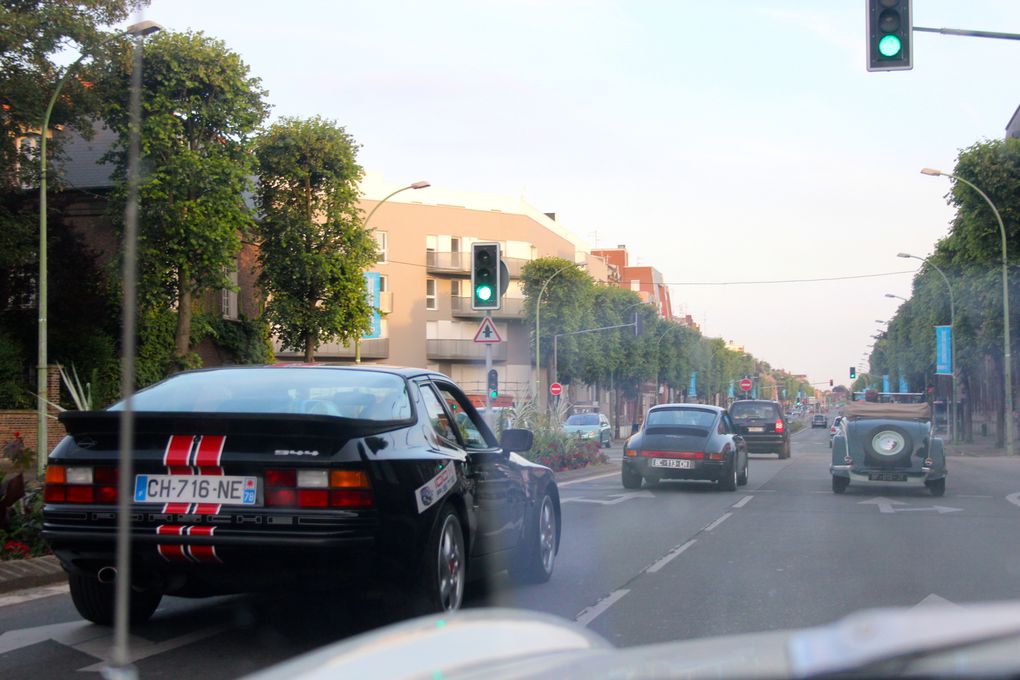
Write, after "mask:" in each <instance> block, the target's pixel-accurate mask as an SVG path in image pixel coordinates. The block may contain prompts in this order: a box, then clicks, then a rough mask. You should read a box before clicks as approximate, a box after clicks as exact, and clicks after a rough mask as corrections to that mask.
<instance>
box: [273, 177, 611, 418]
mask: <svg viewBox="0 0 1020 680" xmlns="http://www.w3.org/2000/svg"><path fill="white" fill-rule="evenodd" d="M399 188H400V186H399V185H396V186H393V185H390V184H387V183H386V182H385V181H383V180H382V179H381V178H379V177H375V176H372V175H369V176H368V177H366V180H365V181H364V182H363V184H362V191H363V195H364V196H365V199H364V200H362V202H361V208H362V210H363V211H364V212H365V214H368V213H370V212H371V211H372V210H373V208H376V207H377V206H378V209H377V210H376V211H375V212H374V214H373V215H372V218H371V222H370V224H369V225H368V227H369V228H371V229H373V230H374V232H375V235H376V239H377V241H378V242H379V250H380V258H379V261H378V262H377V263H376V265H375V266H374V267H372V268H371V269H370V271H372V272H376V273H378V274H379V276H380V288H381V292H380V296H379V302H378V306H379V308H380V309H381V310H382V312H383V314H382V319H381V322H380V333H379V337H377V338H371V339H363V340H362V341H361V343H360V357H361V363H363V364H370V363H383V364H389V365H398V366H416V367H422V368H429V369H433V370H438V371H440V372H442V373H445V374H446V375H449V376H450V377H451V378H453V379H454V380H455V381H457V382H458V383H459V384H460V385H461V386H462V387H463V388H464V389H465V390H466V391H467V392H468V393H470V394H472V395H475V396H476V397H477V396H479V395H483V394H484V392H485V385H486V376H485V345H484V344H481V343H476V342H474V337H475V334H476V332H477V331H478V327H479V324H480V323H481V321H482V318H483V317H484V315H485V314H484V312H481V311H475V310H473V309H471V298H470V290H469V289H470V282H471V269H470V267H471V244H472V243H475V242H477V241H496V242H499V243H500V245H501V250H502V256H503V260H504V262H506V265H507V269H508V270H509V272H510V284H509V287H508V289H507V292H506V295H505V296H504V297H503V306H502V309H500V310H498V311H494V312H493V313H492V316H493V321H494V322H495V326H496V329H497V331H498V332H499V334H500V336H501V338H502V342H501V343H499V344H497V345H494V346H493V367H494V368H495V369H496V370H497V372H498V374H499V387H500V389H499V392H500V397H501V401H502V402H503V403H509V402H510V401H512V400H515V399H521V398H523V397H524V396H526V395H527V394H528V392H529V390H531V389H533V386H534V385H535V380H536V376H535V374H534V369H533V357H532V347H531V333H532V331H533V329H532V328H531V327H530V325H529V324H527V323H526V322H525V315H524V294H523V290H522V281H521V270H522V268H523V267H524V265H525V264H527V263H528V262H529V261H531V260H534V259H537V258H540V257H551V256H554V257H560V258H563V259H565V260H569V261H571V262H576V263H578V264H584V265H585V266H586V269H587V271H588V272H589V273H590V274H591V275H592V277H593V278H595V279H596V280H598V281H602V282H605V281H607V280H608V278H609V277H610V271H609V267H608V265H607V264H606V263H605V261H604V260H603V259H602V258H599V257H595V256H593V255H591V249H590V248H589V247H588V246H587V244H586V243H584V242H583V241H581V240H580V239H578V238H577V237H576V236H575V235H573V234H572V233H571V232H569V231H568V230H567V229H565V228H564V227H563V226H562V225H561V224H559V223H558V222H556V220H555V219H554V217H553V216H551V215H547V214H545V213H542V212H540V211H538V210H537V209H535V208H533V207H532V206H530V205H528V204H527V203H525V202H524V201H523V200H521V199H514V198H509V197H505V196H494V195H483V194H467V193H462V192H454V191H448V190H443V189H439V188H435V187H429V188H425V189H421V190H407V191H403V192H400V193H399V194H397V195H396V196H393V197H392V198H390V199H389V200H387V201H386V202H385V203H384V204H382V205H378V204H379V201H380V199H381V198H382V197H384V196H386V195H388V194H389V193H391V192H392V191H394V190H395V189H399ZM357 351H358V349H357V348H356V347H354V346H353V345H348V346H344V345H339V344H326V345H322V346H321V347H319V349H318V351H317V352H316V359H317V360H322V361H354V360H355V355H356V353H357ZM277 356H278V357H279V358H280V359H284V360H287V359H296V358H298V356H297V355H296V354H294V353H282V352H280V353H278V355H277ZM542 384H543V385H547V384H548V383H547V382H546V381H544V376H543V383H542ZM572 396H573V397H575V398H580V399H581V400H582V401H583V400H585V398H586V397H587V396H588V395H586V394H578V395H572Z"/></svg>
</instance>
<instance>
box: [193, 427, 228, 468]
mask: <svg viewBox="0 0 1020 680" xmlns="http://www.w3.org/2000/svg"><path fill="white" fill-rule="evenodd" d="M226 441H227V438H226V437H224V436H223V435H209V434H207V435H203V436H202V438H201V439H199V440H198V450H197V451H196V452H195V460H194V462H193V463H192V464H193V465H195V466H197V467H198V468H199V469H200V470H202V472H201V474H206V475H213V474H220V475H222V474H223V470H221V469H220V459H221V458H222V457H223V445H224V443H226ZM207 469H208V470H209V471H208V472H206V471H205V470H207ZM213 470H217V472H214V471H213Z"/></svg>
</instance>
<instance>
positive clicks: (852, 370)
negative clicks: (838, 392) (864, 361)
mask: <svg viewBox="0 0 1020 680" xmlns="http://www.w3.org/2000/svg"><path fill="white" fill-rule="evenodd" d="M856 377H857V367H856V366H851V367H850V379H851V380H854V379H855V378H856Z"/></svg>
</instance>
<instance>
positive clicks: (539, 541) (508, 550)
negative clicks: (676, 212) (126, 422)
mask: <svg viewBox="0 0 1020 680" xmlns="http://www.w3.org/2000/svg"><path fill="white" fill-rule="evenodd" d="M134 408H135V409H136V410H137V415H136V421H135V430H136V439H135V441H136V444H135V448H134V458H133V460H134V466H135V477H134V480H133V484H132V488H133V492H134V498H133V504H132V510H131V511H132V516H131V519H132V544H131V549H132V564H133V567H132V582H133V586H134V587H133V589H132V598H133V599H132V602H131V610H132V616H133V618H134V619H135V620H144V619H145V618H147V617H149V616H150V615H151V614H152V612H153V611H155V609H156V606H157V605H158V603H159V601H160V598H161V597H162V596H163V594H172V595H183V596H192V597H193V596H205V595H213V594H220V593H228V592H239V591H245V590H254V589H260V588H274V587H280V586H284V585H288V584H290V585H293V584H296V583H303V584H313V585H321V586H332V585H342V584H344V583H353V584H355V585H360V584H362V583H365V582H367V580H369V579H374V580H377V581H378V580H381V581H383V582H384V584H385V585H390V586H396V587H398V588H400V589H401V591H402V592H406V593H407V598H406V599H407V601H409V602H413V603H414V604H415V605H417V606H415V609H416V610H417V611H422V610H426V611H428V610H431V611H437V610H438V611H444V610H454V609H457V608H458V607H459V606H460V604H461V601H462V597H463V593H464V584H465V579H466V578H468V577H469V576H471V575H473V574H477V573H479V569H477V567H481V566H482V565H483V562H484V565H485V567H486V569H500V568H504V567H505V568H509V569H510V571H511V574H512V575H514V576H516V577H519V578H521V579H523V580H527V581H533V582H541V581H545V580H548V578H549V576H550V575H551V573H552V570H553V564H554V561H555V557H556V552H557V550H558V548H559V538H560V505H559V493H558V491H557V488H556V482H555V480H554V476H553V473H552V471H551V470H550V469H549V468H547V467H543V466H541V465H536V464H533V463H531V462H529V461H527V460H525V459H524V458H522V457H521V456H519V455H517V454H516V453H514V452H513V451H524V450H527V449H529V448H530V447H531V440H532V437H531V432H529V431H527V430H513V429H511V430H506V431H504V432H503V436H502V441H500V442H497V441H496V439H495V438H494V436H493V434H492V432H491V431H490V430H489V428H488V427H487V426H486V424H485V422H484V421H483V420H482V419H481V417H480V416H479V415H478V413H477V412H476V411H475V409H474V407H473V406H472V405H471V403H470V401H468V399H467V397H465V395H464V393H463V392H462V391H461V390H460V389H459V388H458V387H457V386H456V385H455V384H454V383H453V382H452V381H451V380H450V379H449V378H447V377H445V376H443V375H440V374H438V373H432V372H428V371H423V370H416V369H379V368H374V367H373V368H352V367H339V366H324V365H321V364H320V365H315V366H295V365H290V366H288V365H282V366H263V367H234V368H220V369H210V370H199V371H191V372H187V373H181V374H178V375H175V376H173V377H171V378H168V379H167V380H164V381H163V382H161V383H158V384H156V385H153V386H152V387H149V388H147V389H145V390H142V391H140V392H138V394H136V395H135V398H134ZM121 409H122V404H116V405H114V406H112V407H110V409H108V410H106V411H93V412H64V413H62V414H61V415H60V420H61V422H62V423H63V424H64V426H65V427H66V428H67V431H68V433H69V436H68V437H66V438H65V439H64V440H63V441H62V442H61V443H60V444H59V445H58V446H57V447H56V448H55V449H54V450H53V453H52V454H51V455H50V458H49V467H48V469H47V471H46V488H45V501H46V503H45V507H44V510H43V517H44V527H43V535H44V537H45V538H46V539H47V540H48V541H49V543H50V545H51V546H52V548H53V551H54V553H55V554H56V556H57V557H58V558H59V560H60V562H61V564H63V566H64V568H65V569H66V570H67V571H68V574H69V581H70V588H71V596H72V598H73V600H74V604H75V606H76V607H77V609H78V611H79V613H80V614H81V615H82V616H83V617H85V618H86V619H89V620H91V621H94V622H96V623H104V624H107V623H110V622H111V621H112V618H113V593H114V586H113V581H114V580H115V579H116V577H117V573H116V570H115V568H114V567H113V566H112V565H114V561H115V560H114V553H115V540H116V519H117V514H116V510H117V506H116V503H117V482H118V467H117V456H118V452H117V433H118V425H119V420H120V413H119V411H120V410H121ZM482 558H484V560H483V559H482ZM469 569H470V570H471V572H470V573H469V571H468V570H469Z"/></svg>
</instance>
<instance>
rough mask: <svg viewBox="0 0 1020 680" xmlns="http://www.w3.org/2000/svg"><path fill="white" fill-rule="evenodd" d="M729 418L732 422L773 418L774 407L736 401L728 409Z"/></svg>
mask: <svg viewBox="0 0 1020 680" xmlns="http://www.w3.org/2000/svg"><path fill="white" fill-rule="evenodd" d="M729 411H730V417H731V418H733V419H734V420H748V419H751V418H763V419H769V418H775V417H776V415H777V414H776V407H775V406H773V405H772V404H764V403H756V402H750V401H738V402H735V403H733V404H732V405H731V406H730V408H729Z"/></svg>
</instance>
